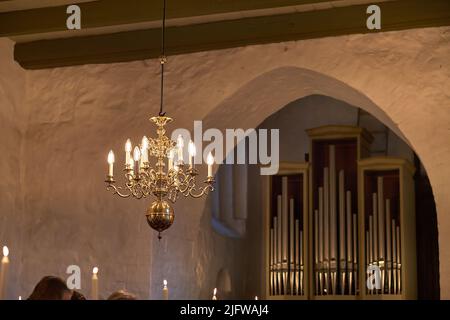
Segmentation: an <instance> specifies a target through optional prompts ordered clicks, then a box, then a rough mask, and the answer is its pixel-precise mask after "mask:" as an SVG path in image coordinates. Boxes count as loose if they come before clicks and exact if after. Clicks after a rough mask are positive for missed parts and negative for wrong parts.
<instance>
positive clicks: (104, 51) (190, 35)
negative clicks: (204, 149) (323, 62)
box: [0, 0, 450, 69]
mask: <svg viewBox="0 0 450 320" xmlns="http://www.w3.org/2000/svg"><path fill="white" fill-rule="evenodd" d="M69 4H78V5H79V7H80V8H81V30H67V27H66V19H67V17H68V14H67V13H66V8H67V5H69ZM370 4H377V5H378V6H379V7H380V8H381V13H382V15H381V21H382V28H381V30H380V31H373V30H368V29H367V27H366V19H367V17H368V15H367V13H366V9H367V7H368V5H370ZM161 14H162V1H159V0H152V1H149V0H127V1H123V0H94V1H93V0H90V1H89V0H84V1H73V0H72V1H66V0H53V1H51V0H40V1H35V0H0V37H9V38H11V39H12V40H14V41H15V42H16V45H15V59H16V60H17V61H18V62H19V63H20V64H21V65H22V66H23V67H24V68H28V69H39V68H49V67H58V66H67V65H77V64H87V63H107V62H118V61H132V60H140V59H145V58H152V57H157V56H158V55H159V46H160V29H159V28H160V24H161ZM167 17H168V21H167V26H168V29H167V53H168V54H181V53H188V52H196V51H203V50H212V49H221V48H229V47H236V46H245V45H249V44H260V43H269V42H280V41H289V40H301V39H311V38H318V37H327V36H337V35H343V34H354V33H369V32H384V31H392V30H401V29H408V28H423V27H433V26H443V25H450V1H449V0H432V1H430V0H384V1H381V0H378V1H377V0H375V1H373V0H372V1H370V0H331V1H325V0H189V1H186V0H167Z"/></svg>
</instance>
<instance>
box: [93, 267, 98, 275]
mask: <svg viewBox="0 0 450 320" xmlns="http://www.w3.org/2000/svg"><path fill="white" fill-rule="evenodd" d="M97 273H98V268H97V267H94V268H93V269H92V274H94V275H97Z"/></svg>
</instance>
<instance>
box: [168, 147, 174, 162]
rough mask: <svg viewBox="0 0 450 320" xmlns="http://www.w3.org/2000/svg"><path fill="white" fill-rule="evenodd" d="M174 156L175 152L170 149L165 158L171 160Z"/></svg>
mask: <svg viewBox="0 0 450 320" xmlns="http://www.w3.org/2000/svg"><path fill="white" fill-rule="evenodd" d="M174 156H175V151H174V150H173V149H170V151H169V153H168V154H167V158H169V159H172V160H173V158H174Z"/></svg>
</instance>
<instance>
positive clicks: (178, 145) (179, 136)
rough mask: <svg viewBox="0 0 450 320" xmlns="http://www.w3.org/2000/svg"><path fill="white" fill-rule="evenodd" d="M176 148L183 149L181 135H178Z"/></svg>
mask: <svg viewBox="0 0 450 320" xmlns="http://www.w3.org/2000/svg"><path fill="white" fill-rule="evenodd" d="M177 147H178V148H181V149H183V147H184V140H183V136H182V135H181V134H180V135H178V139H177Z"/></svg>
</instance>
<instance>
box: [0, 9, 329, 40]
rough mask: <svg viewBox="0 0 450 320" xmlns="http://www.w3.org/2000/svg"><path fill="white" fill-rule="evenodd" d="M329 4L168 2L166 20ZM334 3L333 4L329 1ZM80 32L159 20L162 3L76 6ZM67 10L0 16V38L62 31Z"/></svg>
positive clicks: (33, 10) (64, 27)
mask: <svg viewBox="0 0 450 320" xmlns="http://www.w3.org/2000/svg"><path fill="white" fill-rule="evenodd" d="M329 1H330V0H239V1H223V0H189V1H187V0H169V1H168V3H167V17H168V19H173V18H187V17H194V16H204V15H211V14H218V13H230V12H237V11H243V10H256V9H269V8H277V7H285V6H299V5H304V4H311V3H320V2H329ZM332 1H336V0H332ZM77 5H78V6H79V7H80V9H81V15H82V28H83V29H87V28H98V27H108V26H115V25H126V24H135V23H142V22H151V21H158V20H161V14H162V12H161V11H162V1H155V0H151V1H150V0H126V1H124V0H97V1H92V2H85V3H78V4H77ZM66 9H67V6H56V7H46V8H37V9H30V10H22V11H11V12H2V13H0V37H12V36H20V35H29V34H38V33H49V32H59V31H66V30H67V28H66V19H67V17H68V15H67V13H66Z"/></svg>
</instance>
